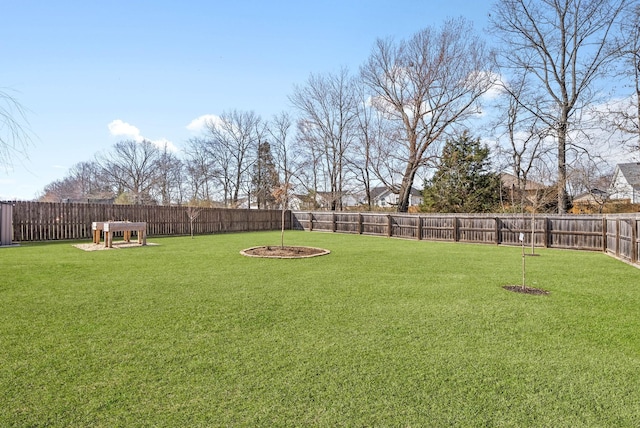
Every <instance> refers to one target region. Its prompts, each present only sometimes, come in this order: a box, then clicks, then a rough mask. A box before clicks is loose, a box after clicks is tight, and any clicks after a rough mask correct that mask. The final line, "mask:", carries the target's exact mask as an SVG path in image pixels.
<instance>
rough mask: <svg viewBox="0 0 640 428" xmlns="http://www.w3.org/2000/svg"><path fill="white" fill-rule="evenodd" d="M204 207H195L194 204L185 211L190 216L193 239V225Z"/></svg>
mask: <svg viewBox="0 0 640 428" xmlns="http://www.w3.org/2000/svg"><path fill="white" fill-rule="evenodd" d="M201 211H202V208H198V207H194V206H193V205H189V206H188V207H187V209H186V211H185V214H186V215H187V217H188V218H189V230H190V232H191V239H193V225H194V223H195V221H196V219H197V218H198V216H199V215H200V212H201Z"/></svg>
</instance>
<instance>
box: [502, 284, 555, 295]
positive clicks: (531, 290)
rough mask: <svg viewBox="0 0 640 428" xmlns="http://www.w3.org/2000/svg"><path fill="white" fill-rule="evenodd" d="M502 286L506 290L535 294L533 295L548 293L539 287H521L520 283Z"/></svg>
mask: <svg viewBox="0 0 640 428" xmlns="http://www.w3.org/2000/svg"><path fill="white" fill-rule="evenodd" d="M502 288H504V289H505V290H508V291H513V292H514V293H522V294H535V295H544V296H546V295H547V294H549V292H548V291H547V290H543V289H541V288H535V287H526V286H525V287H523V286H522V285H505V286H503V287H502Z"/></svg>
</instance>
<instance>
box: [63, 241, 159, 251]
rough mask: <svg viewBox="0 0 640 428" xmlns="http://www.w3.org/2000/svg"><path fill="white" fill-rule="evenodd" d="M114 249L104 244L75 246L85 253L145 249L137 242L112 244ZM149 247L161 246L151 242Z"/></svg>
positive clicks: (148, 243)
mask: <svg viewBox="0 0 640 428" xmlns="http://www.w3.org/2000/svg"><path fill="white" fill-rule="evenodd" d="M111 245H112V247H111V248H109V247H105V246H104V243H102V244H94V243H91V244H75V245H74V247H76V248H79V249H81V250H83V251H102V250H119V249H122V248H135V247H144V245H142V244H138V243H137V242H114V243H113V244H111ZM147 245H148V246H153V245H159V244H154V243H151V242H147Z"/></svg>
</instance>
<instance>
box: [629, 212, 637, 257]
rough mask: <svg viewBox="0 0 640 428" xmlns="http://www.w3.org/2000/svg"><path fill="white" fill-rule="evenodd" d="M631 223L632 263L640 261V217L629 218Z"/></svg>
mask: <svg viewBox="0 0 640 428" xmlns="http://www.w3.org/2000/svg"><path fill="white" fill-rule="evenodd" d="M629 222H630V223H631V263H635V262H637V261H638V242H637V241H638V219H631V220H629Z"/></svg>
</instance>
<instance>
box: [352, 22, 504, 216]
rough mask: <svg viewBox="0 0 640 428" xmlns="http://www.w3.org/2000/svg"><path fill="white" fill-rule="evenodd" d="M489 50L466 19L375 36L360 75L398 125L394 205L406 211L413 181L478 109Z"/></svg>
mask: <svg viewBox="0 0 640 428" xmlns="http://www.w3.org/2000/svg"><path fill="white" fill-rule="evenodd" d="M490 59H491V58H490V52H489V50H488V49H487V48H486V47H485V44H484V43H483V42H482V41H481V40H480V38H479V37H478V36H477V35H476V34H475V33H474V31H473V28H472V25H471V24H470V23H469V22H468V21H465V20H464V19H461V18H460V19H453V20H448V21H446V22H445V23H444V25H443V26H442V27H441V28H439V29H434V28H426V29H424V30H422V31H420V32H418V33H416V34H414V35H413V36H412V37H411V38H410V39H408V40H403V41H400V42H395V41H393V40H378V41H377V42H376V45H375V47H374V49H373V52H372V53H371V55H370V56H369V59H368V60H367V62H366V63H365V64H364V65H363V66H362V67H361V76H362V79H363V81H364V82H365V84H366V85H368V87H369V88H370V89H371V91H372V92H373V102H374V103H375V104H374V105H376V107H378V108H379V109H380V110H381V111H383V112H385V113H386V114H388V116H389V118H390V119H392V120H394V121H395V122H396V123H397V124H398V126H399V127H400V128H401V129H402V133H403V135H402V140H401V141H400V142H401V143H402V147H401V149H402V150H401V151H400V152H398V156H401V159H402V162H403V164H404V166H403V170H402V172H401V182H400V187H399V188H400V194H399V203H398V211H401V212H406V211H407V210H408V208H409V197H410V192H411V187H412V185H413V181H414V179H415V177H416V174H417V172H418V170H420V169H421V168H422V167H424V166H425V165H426V162H427V161H428V159H429V157H430V153H429V152H428V150H429V148H430V147H431V146H432V144H433V143H434V142H437V141H439V140H444V137H445V136H446V135H447V132H448V131H449V130H450V128H451V127H453V126H454V125H455V124H456V123H458V122H460V121H462V120H464V119H465V118H468V117H469V116H472V115H474V114H476V113H477V109H476V108H475V107H476V106H477V103H478V100H479V98H480V97H481V96H482V95H483V94H484V93H485V92H486V91H487V90H488V89H489V88H490V87H491V84H492V78H493V73H491V68H492V66H491V61H490Z"/></svg>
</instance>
